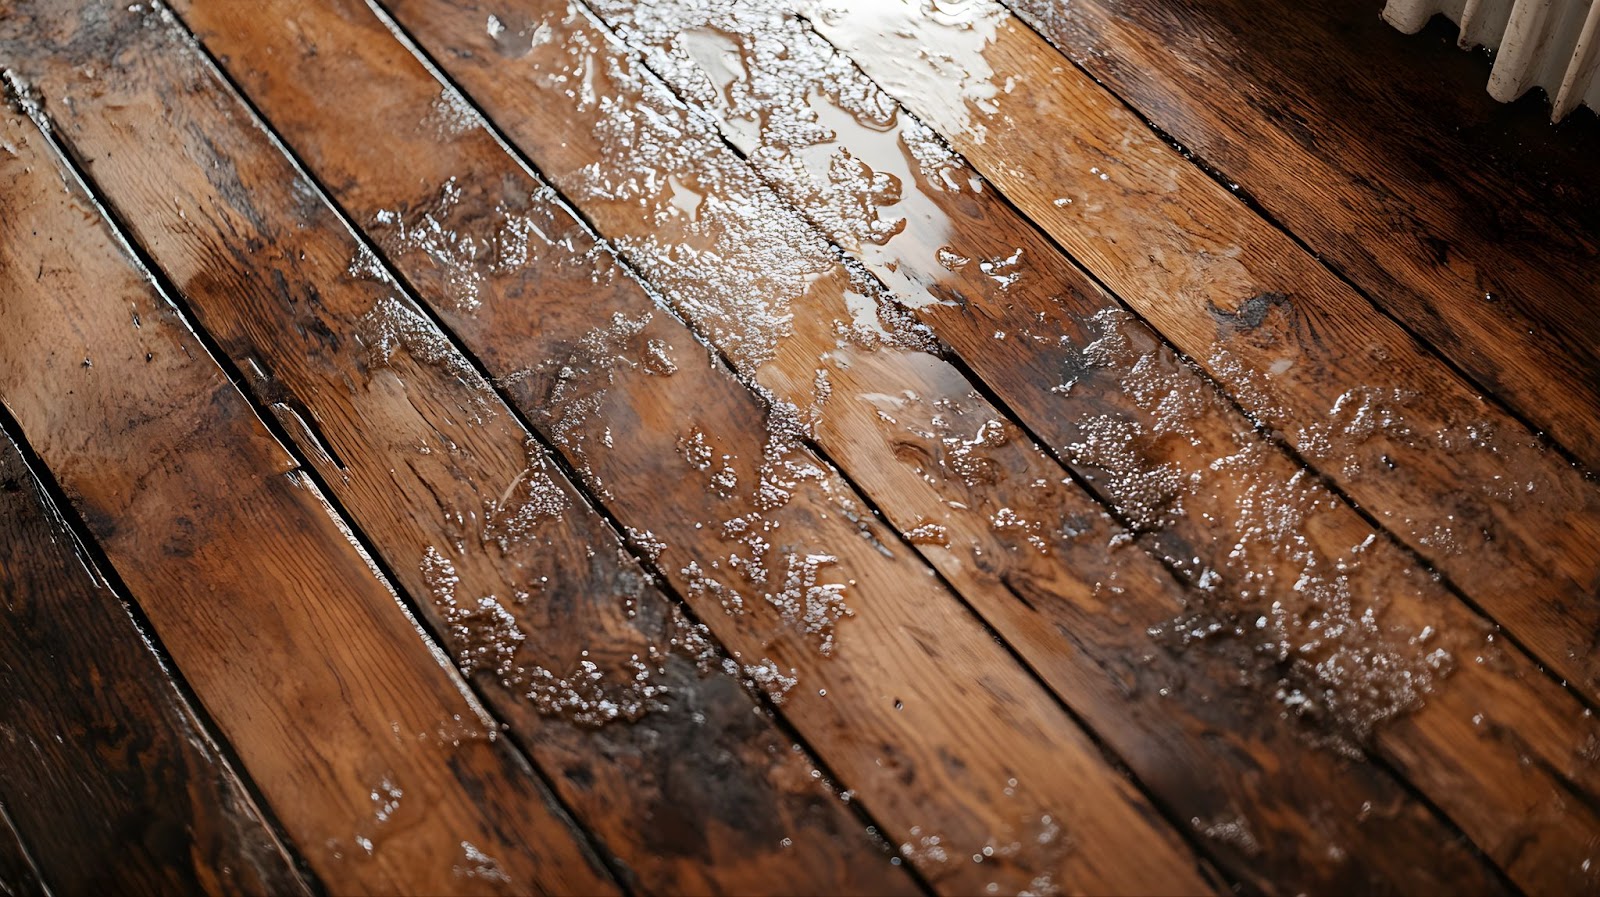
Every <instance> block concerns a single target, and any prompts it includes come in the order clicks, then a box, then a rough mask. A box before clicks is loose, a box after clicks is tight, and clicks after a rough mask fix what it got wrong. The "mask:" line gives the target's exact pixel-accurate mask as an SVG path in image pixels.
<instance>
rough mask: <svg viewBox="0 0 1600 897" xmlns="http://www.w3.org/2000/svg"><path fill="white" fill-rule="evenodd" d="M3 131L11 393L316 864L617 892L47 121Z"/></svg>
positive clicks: (332, 872) (326, 877)
mask: <svg viewBox="0 0 1600 897" xmlns="http://www.w3.org/2000/svg"><path fill="white" fill-rule="evenodd" d="M0 127H3V131H0V140H3V141H4V144H5V146H6V152H5V154H4V155H3V156H0V176H3V177H4V178H5V180H6V183H7V184H8V192H7V195H6V209H5V214H4V215H0V253H3V254H4V255H3V259H0V276H3V278H4V279H3V281H0V289H3V290H4V294H5V295H6V296H7V297H8V301H7V304H6V306H5V309H4V313H5V320H4V327H3V328H0V329H3V336H0V400H3V401H4V402H5V405H6V407H7V409H8V410H9V411H10V412H11V414H12V415H14V416H15V418H16V420H17V423H18V425H19V426H20V429H21V431H22V434H23V436H24V438H27V439H28V441H29V444H30V445H31V446H32V448H33V449H34V450H35V451H36V452H37V453H38V455H39V457H40V458H41V459H42V460H43V461H44V462H45V464H46V465H48V467H49V469H50V470H51V472H52V474H53V475H54V477H55V478H56V479H57V480H58V481H59V482H60V483H61V486H62V488H63V489H64V490H65V491H66V494H67V495H68V496H69V497H70V499H71V501H72V503H73V506H74V509H75V510H76V512H77V513H78V514H79V515H81V516H82V517H83V518H84V519H85V521H86V524H87V528H88V530H89V532H90V533H91V534H92V535H93V536H94V538H95V539H96V540H97V542H98V543H99V545H100V546H101V547H102V548H103V549H104V551H105V553H106V556H107V557H108V558H109V559H110V562H111V564H112V565H113V566H114V568H115V569H116V572H117V573H118V575H119V576H120V577H121V579H122V581H123V582H124V583H126V585H127V587H128V590H129V597H130V598H131V599H132V600H135V601H137V602H138V603H139V606H140V608H141V610H142V611H143V612H144V614H145V615H146V616H147V617H148V618H149V620H150V622H151V624H152V626H153V628H154V630H155V633H156V635H157V637H159V638H160V639H161V640H162V643H163V645H164V646H165V647H166V649H167V651H169V652H170V654H171V656H172V659H173V660H174V662H175V663H176V664H177V665H178V666H179V667H180V668H181V669H182V670H183V674H184V676H185V679H186V680H187V681H188V682H189V683H190V685H192V686H193V688H194V691H195V692H196V694H197V695H198V696H199V698H200V700H202V701H203V702H204V703H205V706H206V709H207V711H208V712H209V714H210V715H211V717H212V719H214V720H215V721H216V723H217V726H218V728H219V730H220V732H221V734H222V736H223V737H224V738H226V739H227V740H228V742H229V743H230V744H231V745H233V746H234V748H235V749H236V750H237V751H238V753H239V757H240V760H241V762H242V763H243V764H244V766H245V768H246V770H247V771H248V773H249V774H250V775H251V777H252V779H253V780H254V781H255V783H256V784H257V785H258V786H259V788H260V790H261V792H262V794H263V796H264V797H265V799H266V801H267V803H268V804H269V806H270V808H271V810H272V812H273V813H274V815H275V816H276V818H277V819H278V820H280V821H281V823H282V824H283V826H284V827H285V828H286V829H287V830H288V832H289V834H290V835H291V837H293V838H294V839H295V842H296V846H297V848H298V850H299V852H300V853H301V855H302V856H304V857H305V858H306V860H307V862H309V863H310V865H311V867H312V868H313V869H314V870H315V871H316V873H317V874H318V876H319V878H321V880H322V881H323V882H324V883H326V884H327V885H328V886H329V887H331V888H334V889H338V890H351V891H364V890H380V891H381V890H399V889H402V888H417V889H422V890H430V891H432V890H451V889H459V888H462V887H464V884H463V883H464V882H470V883H471V884H472V885H475V886H476V888H483V887H484V886H495V885H500V886H503V888H504V889H505V890H522V889H527V888H539V889H545V890H557V891H601V892H603V891H605V890H607V889H608V887H610V883H609V881H608V879H607V877H606V876H604V875H603V874H602V873H601V872H600V871H599V870H597V869H596V868H595V867H594V866H593V865H592V864H591V861H590V858H589V856H588V853H587V850H586V848H585V845H584V843H583V841H582V840H581V839H580V836H579V835H578V833H577V832H576V831H574V830H573V829H572V828H571V826H570V825H569V823H568V821H567V819H566V818H565V816H564V814H563V813H561V812H560V810H559V808H557V807H555V806H553V805H552V802H551V801H550V800H549V798H548V796H547V794H546V793H545V792H544V791H543V789H542V788H540V787H539V786H538V783H537V782H536V781H535V780H533V779H532V778H531V777H530V776H529V775H528V773H527V771H526V764H525V761H523V760H522V759H521V758H520V757H519V756H518V755H516V754H515V753H514V751H513V750H512V749H511V748H510V745H509V744H508V743H507V742H506V740H504V739H501V738H499V737H498V734H499V733H498V730H497V727H496V726H495V725H494V723H493V722H492V721H491V720H490V719H488V718H487V717H486V715H485V714H484V713H483V711H482V709H481V708H480V707H479V706H478V705H477V703H476V702H475V701H474V700H472V698H471V696H470V695H469V694H467V693H466V689H465V684H464V683H463V682H462V681H461V679H460V677H459V675H458V674H457V673H456V672H455V671H454V670H453V669H451V668H450V667H449V665H448V663H447V661H446V659H445V658H444V657H443V655H442V654H439V653H437V649H436V648H433V647H431V646H430V645H429V644H428V643H427V642H426V641H425V640H424V639H423V638H421V637H420V633H419V632H418V631H417V629H416V627H415V624H414V623H413V622H412V621H411V620H410V619H408V615H407V614H406V612H405V611H404V610H403V609H402V608H401V606H400V605H399V603H398V602H397V600H396V596H395V593H394V592H393V591H392V588H391V586H390V585H389V583H388V582H386V581H385V580H383V579H382V578H380V577H379V576H378V575H377V573H376V571H375V570H374V569H373V567H372V565H371V563H370V561H369V560H368V559H366V558H365V557H363V555H362V553H361V551H360V549H359V547H358V546H357V545H356V544H355V543H354V542H352V541H351V539H350V537H349V530H348V529H347V528H346V527H345V524H344V522H343V521H342V520H340V519H339V518H338V517H336V516H334V515H333V514H331V513H330V508H329V507H328V505H327V503H326V502H325V501H324V500H323V499H322V497H321V495H320V493H319V491H318V490H317V488H316V486H315V484H314V483H312V482H311V481H310V480H309V479H308V478H307V476H306V474H305V472H304V471H303V470H302V469H301V468H299V467H298V466H296V465H295V464H294V463H293V461H292V459H291V458H289V456H288V455H287V454H286V453H285V452H284V451H283V449H282V447H281V446H280V445H279V443H277V442H276V441H275V440H274V439H273V437H272V436H271V434H270V433H269V432H268V431H267V430H266V429H265V428H264V427H263V425H262V423H261V420H260V419H259V418H258V417H257V416H256V415H255V413H254V411H253V410H252V408H251V407H250V405H249V403H248V402H247V401H246V400H245V398H244V396H242V395H241V394H240V393H239V392H238V390H237V389H236V388H235V387H234V385H233V383H232V382H231V381H230V380H229V379H228V377H227V376H226V375H225V374H224V373H223V371H222V370H221V369H220V368H219V367H218V366H217V365H216V363H215V362H214V361H213V360H212V359H211V357H210V356H209V355H208V354H207V353H206V351H205V349H204V347H203V346H202V345H201V344H200V343H199V341H198V340H197V339H196V336H195V334H194V332H193V331H192V330H191V329H190V328H189V326H188V325H187V323H186V322H185V320H184V319H182V318H181V317H180V316H179V314H178V313H177V312H176V310H175V309H173V308H172V307H171V306H170V305H169V303H168V300H167V298H166V297H165V296H164V295H162V294H161V293H159V292H158V291H157V290H156V289H155V288H154V287H153V286H152V285H151V284H150V282H149V281H148V280H147V279H146V277H145V275H144V274H143V272H141V271H140V270H139V269H138V268H136V267H135V265H134V262H133V260H132V259H130V258H129V257H128V256H127V255H126V254H125V253H124V251H123V249H122V247H121V246H119V245H118V243H117V242H116V240H115V238H114V236H113V233H112V232H111V231H110V230H109V229H108V226H107V223H106V222H105V221H104V220H103V219H102V217H101V216H100V214H99V212H98V210H97V209H96V208H95V206H94V205H92V204H91V201H90V199H89V198H88V197H87V196H86V195H85V194H84V193H83V192H82V190H81V189H80V188H79V186H78V185H77V184H76V183H74V181H73V178H72V176H71V174H70V172H69V171H68V170H66V169H65V167H64V162H63V161H62V160H61V159H60V158H59V157H57V156H55V155H53V152H52V149H51V148H50V147H49V146H48V144H47V141H46V139H45V137H44V135H43V133H42V132H41V131H39V130H38V129H37V128H36V126H35V124H34V123H33V122H31V121H29V120H28V119H27V118H26V117H23V116H21V115H20V113H17V112H16V111H14V110H11V111H7V112H6V113H5V114H4V116H3V117H0ZM330 644H337V645H338V650H328V648H329V646H330ZM407 794H409V795H411V796H412V799H411V801H410V802H407V801H406V800H405V796H406V795H407ZM368 844H371V845H372V847H373V849H372V850H371V851H369V850H368V849H367V845H368ZM379 844H383V845H384V846H385V847H386V848H387V849H381V850H380V849H378V845H379ZM469 847H470V849H469Z"/></svg>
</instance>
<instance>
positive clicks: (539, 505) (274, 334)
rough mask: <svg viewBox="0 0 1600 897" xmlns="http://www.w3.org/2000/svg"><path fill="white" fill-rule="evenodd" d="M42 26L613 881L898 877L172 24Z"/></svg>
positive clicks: (291, 409) (93, 123)
mask: <svg viewBox="0 0 1600 897" xmlns="http://www.w3.org/2000/svg"><path fill="white" fill-rule="evenodd" d="M58 6H64V5H58ZM36 8H38V9H40V10H46V9H49V8H51V5H50V4H36ZM58 11H59V10H58ZM237 11H238V12H245V10H242V9H238V10H237ZM262 12H263V11H262V10H261V9H260V8H256V9H254V10H252V11H250V12H249V15H250V16H251V17H259V16H260V15H261V14H262ZM46 34H48V30H47V29H45V28H40V29H36V30H35V31H33V32H32V34H31V35H30V40H32V41H33V47H34V48H35V52H34V55H33V57H32V58H31V59H30V61H29V63H28V67H27V70H28V72H29V76H30V77H31V78H33V79H34V86H35V88H36V89H37V90H38V91H39V92H40V94H41V95H42V97H43V100H44V102H45V105H46V106H47V107H48V108H49V109H50V110H51V112H52V115H53V116H54V124H55V126H56V128H57V130H58V132H59V133H60V134H61V135H62V139H63V140H64V141H65V142H66V143H67V144H68V147H69V149H70V151H72V152H73V153H74V154H75V155H77V156H78V157H80V158H84V159H89V160H93V161H92V162H89V163H88V165H87V168H88V170H89V173H90V175H91V176H92V177H93V179H94V181H95V183H96V185H97V187H98V188H99V189H100V190H101V191H102V192H103V193H104V195H105V197H106V201H107V203H108V205H110V206H111V207H113V208H115V209H116V210H117V211H118V212H119V213H120V214H121V215H122V216H123V217H124V218H125V219H126V220H127V221H128V222H129V229H130V232H131V235H132V236H133V237H134V238H135V239H136V240H137V241H138V242H139V243H140V244H141V245H142V246H144V247H145V249H146V250H147V251H148V252H149V254H150V256H151V257H152V259H153V260H154V261H155V262H156V264H158V265H160V266H161V267H162V268H163V270H164V271H165V272H166V273H167V274H168V275H169V277H171V278H172V280H174V281H175V282H177V283H179V284H183V287H182V290H181V292H182V295H183V296H184V298H185V299H186V300H187V304H188V306H189V307H190V308H192V309H193V310H194V312H195V316H196V319H197V321H198V322H199V323H200V324H201V325H203V326H204V327H205V328H206V329H207V331H208V332H209V333H211V334H212V335H213V336H214V337H215V338H216V339H217V341H218V343H219V345H220V346H221V348H222V350H223V351H224V352H226V353H227V354H228V355H229V356H231V357H232V358H233V360H234V362H235V363H236V364H237V365H238V367H239V369H241V370H243V371H245V372H246V377H247V381H246V383H245V384H244V385H245V386H246V387H247V388H248V389H249V390H250V391H251V392H252V393H253V394H254V395H255V397H256V398H257V400H258V401H259V402H260V403H261V404H262V405H263V406H265V407H269V408H271V409H272V410H273V411H274V412H275V413H276V414H277V415H278V417H279V419H280V421H281V422H282V423H283V425H284V429H285V430H286V431H287V432H288V433H289V435H290V438H292V439H294V440H295V441H296V442H297V443H298V444H299V445H300V447H301V449H302V453H303V457H307V458H309V459H311V462H310V463H312V464H313V465H314V466H316V467H317V469H318V471H319V472H320V473H321V475H322V477H323V481H324V482H326V483H328V484H329V488H330V490H331V491H332V493H333V494H334V495H335V496H336V497H337V498H338V500H339V501H340V503H341V506H342V507H343V508H344V509H345V510H346V512H347V513H348V514H350V516H351V521H352V522H353V523H354V524H355V525H356V526H358V527H360V528H361V529H362V531H363V532H364V533H365V534H366V535H367V536H368V537H369V539H370V540H371V541H372V544H373V546H374V549H375V551H376V552H377V553H378V554H379V555H380V556H381V557H382V559H383V560H385V561H386V562H387V563H388V565H389V567H390V569H393V570H395V571H396V578H397V579H398V580H399V582H400V583H401V584H402V585H403V586H404V587H405V588H406V589H407V590H408V591H410V592H411V593H412V594H415V595H418V596H420V597H421V598H422V599H423V603H422V612H423V614H424V615H425V616H427V617H428V618H429V619H430V622H431V623H432V624H433V627H434V629H435V631H437V632H441V633H443V640H444V641H445V643H446V647H447V648H448V651H449V653H450V654H451V655H452V656H453V657H454V658H456V661H457V663H458V664H459V665H460V666H461V668H462V669H463V670H464V671H465V672H467V673H468V674H472V673H477V674H478V678H479V680H480V681H481V682H482V684H483V686H484V689H485V692H486V695H487V699H488V700H489V702H490V703H491V706H492V707H493V709H494V710H495V711H496V713H497V715H498V716H499V717H500V718H501V719H503V720H505V721H506V722H507V723H509V724H510V727H511V731H512V732H513V733H514V734H515V735H517V736H518V739H519V741H521V742H522V743H524V744H526V745H527V746H528V749H529V752H530V754H531V756H532V758H533V759H534V761H535V762H536V763H538V764H539V765H540V766H541V767H542V768H543V769H544V770H545V773H546V775H547V777H548V778H549V779H550V780H551V781H552V783H553V785H554V787H555V788H556V790H557V791H558V792H559V793H560V794H561V795H562V797H563V798H564V799H565V800H566V802H567V805H568V806H570V807H572V808H573V810H574V812H575V814H576V815H577V817H578V820H579V822H580V823H582V824H583V825H585V827H586V828H587V829H588V830H590V831H591V832H594V833H595V834H596V835H597V836H598V837H599V839H600V841H601V842H602V844H603V845H604V846H605V848H606V849H607V850H608V851H609V852H610V853H612V854H613V855H614V856H615V858H616V863H617V866H618V873H619V874H620V875H622V876H624V877H625V878H627V879H628V880H630V882H631V883H633V884H634V885H636V886H638V887H640V888H643V889H645V890H647V891H650V892H718V893H746V892H753V891H759V890H765V889H766V888H767V887H768V886H770V883H771V882H772V881H775V880H781V881H784V882H787V883H788V886H790V887H793V888H795V889H796V890H797V891H802V892H817V893H841V892H853V893H891V892H904V891H907V890H909V889H911V888H912V887H913V885H912V882H911V880H910V878H909V877H908V876H907V874H906V872H905V870H903V869H896V868H894V867H893V866H891V865H890V863H889V858H888V856H887V855H885V853H884V852H883V850H882V849H881V847H880V846H879V845H878V844H875V843H874V841H873V839H872V838H871V837H870V836H869V835H868V834H867V832H866V831H865V827H864V825H863V824H862V823H861V822H860V821H859V819H858V817H857V816H856V814H855V813H854V812H853V811H852V809H851V808H850V807H849V806H848V805H847V804H845V803H843V802H841V801H839V800H838V799H837V798H836V797H835V796H834V795H833V794H832V793H831V792H829V791H828V790H827V789H826V788H825V787H824V786H823V785H822V784H821V783H819V782H817V781H815V780H814V779H813V778H812V776H811V770H812V769H814V768H815V762H814V761H812V760H811V758H810V757H809V756H808V755H806V754H805V753H803V752H800V751H797V750H795V749H794V748H796V747H797V746H796V745H794V744H793V743H792V741H793V740H792V739H791V738H788V737H786V736H785V735H784V734H783V733H782V732H781V731H780V730H779V728H778V727H777V726H776V724H775V723H774V722H773V721H772V720H770V719H768V718H767V717H766V716H764V715H762V714H760V713H757V712H755V711H756V710H757V706H756V702H755V700H754V699H753V698H752V697H751V696H750V695H749V694H747V693H746V692H745V691H744V690H743V689H742V687H741V685H740V679H742V678H743V673H742V672H738V674H737V675H730V674H729V673H728V672H727V671H725V670H724V669H723V667H722V658H721V657H720V656H719V655H717V654H716V653H715V652H710V651H707V650H704V649H695V650H689V648H690V646H689V645H687V644H686V641H692V638H691V637H692V636H693V635H694V632H693V628H692V627H689V626H687V625H686V624H685V622H684V620H683V618H682V615H681V613H675V608H674V606H673V605H672V604H671V602H670V601H669V600H668V599H667V598H666V597H665V596H664V595H663V594H662V593H661V591H660V590H659V589H658V588H656V587H654V586H653V585H652V584H651V583H650V582H649V580H648V579H647V577H646V576H645V574H644V571H642V570H641V569H640V568H639V567H638V564H637V563H636V562H634V561H633V559H632V558H630V557H629V556H628V555H626V554H625V553H624V552H623V551H622V547H621V544H620V542H619V541H618V538H617V535H616V534H615V533H614V532H612V531H611V530H610V529H609V527H608V525H607V524H606V522H605V521H604V519H603V518H602V517H600V515H599V514H598V512H596V511H595V509H594V508H592V507H591V506H589V505H588V504H587V503H586V501H585V500H584V498H583V497H581V496H580V495H578V494H577V492H576V491H575V490H574V489H573V487H572V486H571V484H570V483H569V482H568V481H567V480H566V479H565V477H564V476H563V475H562V474H561V472H560V471H559V470H557V469H556V467H555V465H554V463H553V460H552V459H551V458H549V457H548V455H547V453H546V452H545V451H544V450H543V449H542V448H540V447H539V445H538V444H537V443H530V434H529V433H528V432H527V431H526V430H525V429H523V427H522V426H521V425H520V424H519V423H518V422H517V420H516V418H515V417H514V416H513V415H512V413H511V410H510V409H509V408H507V407H506V406H505V405H504V403H503V402H502V401H501V399H500V398H499V397H498V396H497V395H495V393H494V392H493V391H492V390H491V388H490V387H489V385H488V384H486V383H484V382H483V381H482V380H481V379H480V378H478V377H477V375H476V374H475V373H473V371H472V369H471V367H470V364H469V363H468V362H467V361H466V360H465V359H463V358H460V357H457V356H454V355H453V354H452V352H451V350H450V349H449V346H448V343H447V342H446V341H445V338H444V337H443V336H442V335H441V334H439V333H438V332H436V331H434V330H433V329H432V327H431V325H430V324H428V323H427V321H426V319H425V318H423V317H422V316H421V314H420V312H418V311H417V310H416V309H415V307H414V306H413V305H412V304H411V302H410V300H409V299H408V298H406V297H405V296H404V295H403V294H402V293H401V292H400V291H399V290H398V289H397V288H396V287H395V285H394V284H393V283H392V282H390V281H388V280H387V278H386V277H385V276H383V274H382V272H381V271H379V270H377V269H376V268H375V267H373V266H372V265H366V266H365V267H366V268H367V270H365V271H363V272H361V273H359V274H353V273H351V267H352V264H353V263H354V262H355V261H356V260H358V259H360V258H362V257H363V256H362V253H363V252H364V251H365V250H363V248H362V244H361V243H360V242H359V241H358V239H357V238H356V237H355V236H354V235H352V234H351V233H350V232H349V231H348V230H347V229H346V228H345V227H344V225H343V223H342V222H341V221H340V220H339V219H338V218H337V217H336V216H335V214H334V212H333V211H332V210H330V209H329V208H328V207H327V206H326V205H324V204H323V203H322V202H321V201H320V200H319V199H318V198H317V196H316V188H315V187H314V186H313V185H311V184H310V183H308V182H307V181H305V179H304V178H303V177H301V176H300V175H298V174H297V173H296V171H295V170H294V168H293V167H292V164H291V163H290V161H289V160H288V159H287V158H285V157H284V156H283V154H282V153H281V152H280V151H279V150H278V149H277V148H276V147H274V146H273V145H272V143H271V141H270V138H269V137H268V136H267V135H266V134H264V133H263V132H262V131H261V130H259V129H258V128H256V127H255V126H254V125H253V123H252V121H251V117H250V115H249V113H248V111H246V110H245V109H244V107H243V106H242V104H241V103H240V102H239V101H238V99H237V98H236V97H234V96H232V95H231V93H230V91H229V89H228V87H227V85H226V84H225V82H223V81H222V80H221V79H219V78H218V77H217V76H216V75H215V73H214V72H212V71H211V70H210V68H209V66H208V64H207V63H206V61H205V59H204V57H203V56H202V55H201V53H200V52H199V51H198V50H197V49H196V48H195V47H193V46H192V45H191V44H190V43H189V42H188V40H187V39H186V37H185V36H184V35H183V33H182V30H181V29H180V28H179V27H178V26H177V25H176V24H175V23H172V22H170V21H164V20H163V19H162V18H161V17H160V16H159V15H157V16H155V17H154V18H152V19H150V20H146V19H144V18H143V17H139V16H133V15H125V16H119V17H114V18H113V19H111V20H91V21H87V22H85V23H83V24H82V25H81V26H80V28H79V29H78V30H77V31H76V32H75V35H74V37H73V40H72V42H71V43H59V44H57V43H51V42H50V41H48V40H47V39H44V35H46ZM91 36H92V37H93V40H91ZM381 36H382V38H383V41H384V42H385V43H392V41H391V40H390V39H389V37H388V35H387V34H382V35H381ZM380 47H381V45H380ZM85 66H89V67H92V68H94V69H95V70H96V72H95V76H94V77H93V78H86V77H84V76H83V74H82V69H83V67H85ZM391 96H392V94H391ZM429 99H431V97H429ZM424 109H426V101H425V102H424ZM223 160H226V162H227V164H225V165H219V164H217V163H218V162H220V161H223ZM522 223H523V224H525V225H527V226H528V231H527V232H526V233H524V234H523V235H522V236H523V237H524V238H527V239H538V237H537V232H538V231H540V230H546V229H548V228H549V223H548V222H545V221H541V220H540V219H539V218H538V217H536V216H535V217H529V218H526V219H523V221H522ZM240 246H245V247H249V248H250V251H249V252H239V251H237V248H238V247H240ZM505 248H508V249H509V247H505ZM386 341H392V343H395V344H390V343H389V342H386ZM424 342H426V343H428V344H429V345H430V346H431V347H432V348H431V350H429V351H419V350H418V347H419V346H420V345H422V344H423V343H424ZM399 344H403V345H404V346H405V350H402V349H401V347H400V345H399ZM670 460H671V461H672V463H673V464H674V465H677V464H678V463H681V462H678V460H677V459H676V458H672V459H670ZM697 664H698V665H699V666H701V667H704V670H703V671H702V670H699V669H697V668H696V667H697Z"/></svg>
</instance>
